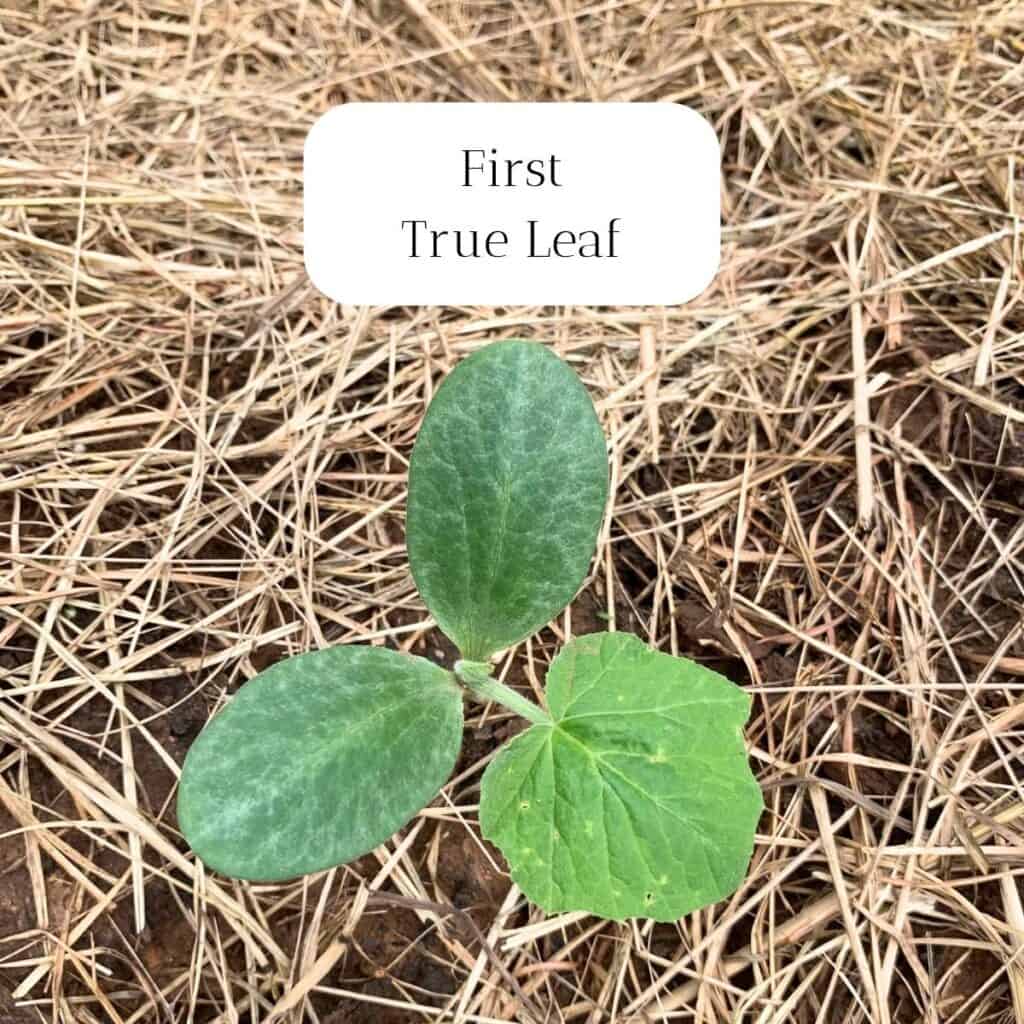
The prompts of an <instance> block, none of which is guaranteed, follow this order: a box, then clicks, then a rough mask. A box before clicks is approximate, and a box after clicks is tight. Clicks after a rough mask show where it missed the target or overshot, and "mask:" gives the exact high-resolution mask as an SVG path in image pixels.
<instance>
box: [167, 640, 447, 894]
mask: <svg viewBox="0 0 1024 1024" xmlns="http://www.w3.org/2000/svg"><path fill="white" fill-rule="evenodd" d="M461 743H462V694H461V691H460V690H459V688H458V685H457V684H456V682H455V680H454V678H453V677H452V675H451V674H450V673H448V672H446V671H445V670H444V669H441V668H438V667H437V666H436V665H434V664H432V663H431V662H429V661H426V660H425V659H423V658H415V657H412V656H410V655H406V654H398V653H396V652H395V651H389V650H386V649H384V648H380V647H365V646H350V647H332V648H328V649H327V650H323V651H315V652H313V653H310V654H303V655H299V656H298V657H295V658H288V659H286V660H285V661H281V662H279V663H278V664H276V665H274V666H272V667H271V668H269V669H267V670H266V671H265V672H261V673H260V674H259V675H258V676H256V677H255V678H254V679H252V680H250V681H249V682H248V683H246V684H245V685H244V686H243V687H242V688H241V689H240V690H239V691H238V693H237V694H236V695H235V696H234V697H233V698H232V699H231V700H230V702H229V703H228V705H227V707H225V708H224V710H223V711H221V712H220V713H219V714H218V715H217V716H216V717H215V718H214V719H213V720H212V721H211V722H210V724H209V725H208V726H207V727H206V728H205V729H204V730H203V732H202V733H201V734H200V735H199V737H198V739H197V740H196V741H195V743H194V744H193V745H192V748H191V749H190V750H189V752H188V756H187V757H186V758H185V765H184V768H183V769H182V775H181V783H180V787H179V790H178V821H179V823H180V825H181V829H182V831H183V832H184V834H185V838H186V839H187V840H188V842H189V845H190V846H191V847H192V849H193V850H195V852H196V853H197V854H198V855H199V856H200V857H201V858H202V860H203V861H204V862H205V863H206V864H208V865H209V866H210V867H212V868H215V869H216V870H217V871H221V872H223V873H224V874H226V875H231V876H232V877H234V878H245V879H252V880H259V881H278V880H281V879H285V878H292V877H295V876H296V875H302V874H305V873H307V872H310V871H320V870H322V869H324V868H329V867H334V866H335V865H337V864H342V863H344V862H346V861H350V860H353V859H354V858H356V857H359V856H362V855H363V854H364V853H367V852H369V851H370V850H372V849H373V848H374V847H376V846H378V845H379V844H380V843H382V842H383V841H384V840H385V839H387V838H388V837H389V836H391V835H393V834H394V833H395V832H396V831H397V830H398V829H400V828H401V827H402V826H403V825H404V824H406V822H408V821H409V819H410V818H411V817H412V816H413V815H414V814H415V813H416V812H417V811H418V810H420V808H422V807H423V806H425V805H426V804H427V803H429V801H430V800H431V799H433V797H434V796H436V795H437V793H438V791H439V790H440V788H441V786H442V785H444V782H445V780H446V779H447V778H448V776H449V775H450V774H451V770H452V768H453V767H454V765H455V759H456V757H457V756H458V752H459V747H460V745H461Z"/></svg>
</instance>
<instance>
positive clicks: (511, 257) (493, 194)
mask: <svg viewBox="0 0 1024 1024" xmlns="http://www.w3.org/2000/svg"><path fill="white" fill-rule="evenodd" d="M304 159H305V167H304V218H305V220H304V246H305V260H306V270H307V272H308V273H309V276H310V278H311V280H312V281H313V284H314V285H316V287H317V288H318V289H319V290H320V291H322V292H323V293H324V294H326V295H328V296H329V297H330V298H332V299H335V300H336V301H338V302H344V303H348V304H352V305H462V304H466V305H488V306H497V305H502V306H503V305H512V304H515V305H523V304H543V305H564V304H573V305H599V306H632V305H675V304H678V303H682V302H686V301H687V300H688V299H691V298H693V297H694V296H695V295H698V294H699V293H700V292H701V291H703V290H704V288H705V287H707V285H708V284H709V283H710V282H711V280H712V278H713V277H714V275H715V272H716V270H717V269H718V261H719V246H720V229H719V216H720V206H719V204H720V197H719V173H720V172H719V150H718V140H717V138H716V136H715V133H714V130H713V129H712V127H711V126H710V124H708V122H707V121H705V120H704V118H703V117H701V116H700V115H699V114H697V113H696V112H695V111H693V110H691V109H689V108H688V107H683V106H680V105H678V104H674V103H351V104H346V105H345V106H340V107H334V108H333V109H331V110H329V111H328V112H327V113H326V114H324V115H323V116H322V117H320V119H319V120H318V121H317V122H316V124H314V125H313V127H312V129H311V130H310V133H309V135H308V137H307V139H306V147H305V158H304Z"/></svg>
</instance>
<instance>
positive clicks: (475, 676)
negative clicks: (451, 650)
mask: <svg viewBox="0 0 1024 1024" xmlns="http://www.w3.org/2000/svg"><path fill="white" fill-rule="evenodd" d="M455 675H456V677H457V678H458V680H459V682H460V683H462V684H463V686H465V687H466V689H468V690H469V691H470V693H472V694H473V696H474V697H476V698H477V699H478V700H481V701H484V702H489V701H494V703H495V704H500V705H501V706H502V707H504V708H508V709H509V711H514V712H515V713H516V714H517V715H522V717H523V718H525V719H526V720H527V721H530V722H533V723H534V724H536V725H551V717H550V715H548V713H547V712H546V711H545V710H544V709H543V708H541V707H539V706H538V705H536V704H534V703H533V701H532V700H527V699H526V698H525V697H521V696H520V695H519V694H518V693H516V691H515V690H513V689H512V687H510V686H506V685H505V684H504V683H499V682H498V680H497V679H495V678H494V677H493V676H492V675H490V665H488V664H486V663H485V662H482V661H457V662H456V663H455Z"/></svg>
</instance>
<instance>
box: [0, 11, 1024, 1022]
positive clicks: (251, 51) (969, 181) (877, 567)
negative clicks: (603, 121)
mask: <svg viewBox="0 0 1024 1024" xmlns="http://www.w3.org/2000/svg"><path fill="white" fill-rule="evenodd" d="M1022 55H1024V6H1022V5H1021V4H1020V3H1016V2H1013V0H1009V2H993V3H987V4H980V5H974V4H965V3H958V2H951V0H941V2H924V0H921V2H903V3H894V4H890V3H885V4H882V3H879V4H876V5H869V4H866V3H863V4H862V3H848V4H846V3H842V2H825V0H822V2H816V0H810V2H802V3H786V2H779V0H764V2H760V3H737V2H734V0H730V2H727V3H722V4H712V3H710V2H707V3H697V4H689V3H683V2H673V0H668V2H663V0H643V2H629V0H594V2H587V0H551V2H550V3H542V2H540V0H513V2H510V3H506V2H504V0H500V2H499V0H479V2H474V3H458V2H454V0H450V2H449V0H432V2H429V3H428V2H427V0H403V2H399V0H380V2H376V3H353V2H351V0H347V2H335V0H286V2H281V3H269V4H263V3H256V2H254V0H246V2H241V3H219V2H207V3H200V2H196V3H194V4H186V3H183V2H176V0H110V2H106V3H96V2H87V3H86V2H75V0H31V2H30V0H13V2H11V0H7V2H6V3H4V4H3V6H2V9H0V135H2V140H3V145H2V149H0V295H2V303H0V332H2V334H0V353H2V355H0V395H2V405H0V467H2V468H0V474H2V484H0V549H2V554H0V648H2V654H0V688H2V698H0V1019H2V1020H3V1021H4V1022H5V1024H6V1022H11V1024H14V1022H19V1024H20V1022H25V1021H64V1022H70V1021H76V1022H79V1021H81V1022H94V1021H104V1022H105V1021H114V1022H127V1024H141V1022H165V1021H166V1022H171V1021H174V1022H185V1021H193V1020H194V1021H214V1020H215V1021H218V1022H222V1024H233V1022H243V1024H255V1022H257V1021H260V1022H270V1021H272V1020H274V1021H287V1022H297V1021H320V1022H323V1024H351V1022H383V1024H389V1022H394V1021H420V1020H422V1021H429V1020H437V1021H456V1020H457V1021H508V1020H520V1021H537V1020H546V1021H552V1022H554V1021H579V1022H581V1024H583V1022H588V1024H598V1022H603V1021H609V1022H611V1021H616V1022H627V1021H632V1022H641V1021H661V1020H693V1021H701V1022H710V1021H727V1020H728V1021H731V1020H750V1021H759V1022H768V1021H800V1022H804V1021H806V1022H808V1024H810V1022H818V1021H820V1022H832V1021H843V1022H851V1024H853V1022H857V1021H879V1022H888V1021H893V1022H901V1024H902V1022H915V1021H921V1022H939V1021H942V1022H957V1024H973V1022H977V1024H980V1022H989V1021H991V1022H1003V1024H1005V1022H1008V1021H1011V1020H1013V1019H1014V1015H1016V1019H1024V910H1022V899H1021V888H1020V884H1021V883H1020V877H1021V873H1022V869H1024V857H1022V854H1024V834H1022V822H1024V791H1022V788H1021V784H1020V780H1021V777H1022V776H1024V762H1022V759H1021V756H1020V755H1021V747H1022V720H1024V703H1022V701H1021V690H1022V687H1024V641H1022V635H1021V632H1022V625H1021V620H1022V615H1021V612H1022V580H1024V564H1022V546H1024V518H1022V514H1021V506H1022V504H1024V501H1022V498H1024V469H1022V454H1024V390H1022V371H1024V345H1022V340H1024V303H1022V295H1024V284H1022V279H1021V272H1020V271H1021V257H1020V244H1019V240H1018V238H1017V233H1016V232H1017V228H1018V220H1017V217H1018V206H1019V204H1020V203H1021V201H1022V194H1021V186H1020V180H1021V170H1022V168H1021V156H1022V148H1021V138H1022V130H1024V99H1022V97H1024V71H1022V68H1021V59H1022ZM382 99H399V100H441V99H443V100H493V99H560V100H632V101H642V100H663V101H676V102H683V103H689V104H692V105H694V106H695V107H697V108H698V109H699V110H701V111H702V112H703V113H704V114H705V115H706V116H707V117H708V118H710V119H711V120H712V121H713V123H714V125H715V127H716V128H717V130H718V132H719V135H720V137H721V139H722V144H723V170H724V183H725V184H724V199H723V203H724V219H725V231H724V246H723V259H722V267H721V272H720V273H719V275H718V278H717V280H716V281H715V283H714V284H713V286H712V287H710V288H709V289H708V291H707V292H706V293H705V294H704V295H702V296H701V297H700V298H698V299H697V300H695V301H693V302H692V303H690V304H688V305H687V306H685V307H680V308H672V309H651V310H639V309H626V310H616V309H603V310H599V309H580V308H567V309H554V308H544V309H524V308H514V309H512V308H509V309H450V308H446V309H440V308H421V309H404V308H374V309H344V308H339V307H338V306H336V305H335V304H334V303H331V302H329V301H327V300H326V299H324V298H323V297H322V296H320V295H318V294H317V293H316V292H315V291H314V290H313V289H312V287H311V286H310V284H309V282H308V280H307V278H306V276H305V274H304V271H303V266H302V253H301V178H300V174H301V152H302V142H303V137H304V134H305V132H306V131H307V129H308V128H309V126H310V124H311V123H312V122H313V120H314V119H315V118H316V117H317V115H318V114H320V113H321V112H322V111H324V110H325V109H326V108H327V107H328V106H330V105H332V104H335V103H339V102H343V101H351V100H382ZM608 145H609V146H614V145H615V140H614V139H611V138H610V139H609V140H608ZM353 158H354V159H359V154H353ZM409 160H410V162H412V163H414V162H415V161H416V160H417V154H416V153H415V152H410V153H409ZM523 335H526V336H530V337H534V338H538V339H541V340H543V341H545V342H546V343H548V344H550V345H552V346H553V347H554V348H555V349H556V350H557V351H558V352H560V353H561V354H562V355H563V356H564V357H566V358H567V359H569V360H570V361H571V362H572V364H573V365H574V366H575V367H576V369H577V370H578V371H579V373H580V374H581V375H582V377H583V378H584V380H585V381H586V383H587V385H588V386H589V387H590V389H591V391H592V393H593V395H594V397H595V399H596V400H597V401H598V403H599V408H600V411H601V415H602V419H603V422H604V425H605V427H606V429H607V432H608V436H609V437H610V439H611V440H610V445H611V452H612V455H613V462H614V503H613V507H612V509H611V514H610V518H609V521H608V526H607V530H606V532H605V534H604V535H603V537H602V541H601V544H600V550H599V553H598V557H597V559H596V562H595V564H594V571H593V574H592V577H591V579H590V580H589V582H588V584H587V586H586V587H585V589H584V591H583V592H582V594H581V595H580V597H579V598H578V600H577V601H576V602H575V603H574V605H573V607H572V609H571V610H570V611H569V612H567V613H566V614H565V615H564V616H563V617H561V618H560V619H559V620H558V621H557V622H556V623H554V624H552V626H551V627H550V628H549V629H547V630H545V631H544V632H543V633H541V634H540V635H539V636H538V637H536V638H534V639H533V640H532V641H531V642H529V643H525V644H523V645H521V647H520V648H519V649H518V650H516V651H514V652H512V653H511V654H510V655H509V656H508V658H507V659H506V660H505V661H504V662H503V665H502V669H503V671H505V672H506V673H507V678H508V679H510V680H511V681H512V682H514V683H516V684H518V685H522V686H524V687H525V688H527V690H530V689H533V690H536V689H537V687H538V686H539V684H540V681H541V680H542V679H543V671H544V666H545V663H546V662H547V660H548V659H549V657H550V654H551V651H552V649H553V647H554V645H555V644H556V643H557V642H560V641H561V640H563V639H564V638H565V636H566V635H567V634H569V633H570V632H576V633H579V632H583V631H590V630H593V629H597V628H605V627H606V626H609V625H610V626H618V627H620V628H627V629H631V630H634V631H636V632H638V633H640V634H641V635H643V636H645V637H646V638H648V639H649V640H650V642H651V643H653V644H656V645H657V646H659V647H661V648H662V649H664V650H670V651H674V652H678V653H683V654H688V655H691V656H694V657H697V658H700V659H702V660H705V661H706V662H707V663H709V664H711V665H713V666H715V667H717V668H719V669H721V670H723V671H727V672H728V673H730V674H731V675H732V676H733V677H734V678H736V679H738V680H739V681H741V682H742V683H744V685H747V686H749V688H750V690H751V692H752V693H753V695H754V714H753V716H752V719H751V723H750V726H749V731H748V736H749V742H750V745H751V749H752V756H753V759H754V762H755V764H756V767H757V770H758V772H759V775H760V777H761V779H762V781H763V784H764V788H765V793H766V800H767V805H768V807H767V810H766V813H765V815H764V817H763V820H762V822H761V825H760V828H759V832H758V839H757V847H756V853H755V856H754V861H753V864H752V866H751V870H750V875H749V878H748V879H747V881H746V883H745V884H744V886H743V887H742V888H741V889H740V891H739V892H738V893H737V894H736V895H735V897H733V898H732V899H730V900H728V901H725V902H723V903H722V904H720V905H718V906H715V907H713V908H710V909H708V910H707V911H704V912H701V913H697V914H694V915H691V916H690V917H688V918H686V919H685V920H683V921H680V922H678V923H677V924H675V925H658V926H652V924H651V923H649V922H644V921H635V922H631V923H628V924H615V923H609V922H605V921H601V920H597V919H594V918H590V917H586V916H582V915H566V916H561V917H554V918H551V919H546V918H545V916H544V915H543V914H542V913H540V912H539V911H537V910H536V909H535V908H532V907H531V906H529V905H528V904H526V903H525V901H524V900H523V899H522V898H521V896H520V894H519V893H518V892H517V891H516V890H515V889H514V888H510V887H509V883H508V879H507V876H506V875H505V874H504V865H503V863H502V861H501V859H500V857H499V856H498V855H497V854H496V853H495V852H494V851H493V850H490V849H487V848H486V847H485V846H483V845H482V844H481V842H480V839H479V835H478V831H477V827H476V799H477V786H478V782H479V778H480V772H481V770H482V768H483V766H484V765H485V763H486V761H487V759H488V757H489V756H490V754H491V752H492V751H493V750H494V749H495V747H496V745H497V744H498V743H499V742H500V741H501V739H502V738H503V737H504V736H505V735H507V734H508V732H509V730H510V728H513V727H514V726H513V725H512V723H511V721H510V719H508V717H507V716H503V715H500V714H497V713H495V712H494V710H493V709H492V710H490V711H484V710H482V709H480V708H476V709H474V710H473V712H472V714H471V716H470V720H469V723H468V727H467V732H466V749H465V753H464V756H463V758H462V760H461V761H460V764H459V766H458V769H457V772H456V775H455V777H454V778H453V780H452V781H451V783H450V784H449V785H448V786H447V787H446V789H445V790H444V792H443V793H442V794H441V796H440V797H439V798H438V800H437V801H435V803H434V805H433V806H432V807H431V808H429V809H428V810H426V811H425V812H424V813H423V814H422V815H421V816H420V817H419V818H417V819H416V820H415V822H414V823H412V824H411V825H410V827H409V828H407V829H406V830H405V831H404V832H403V833H402V834H401V835H400V836H398V837H396V838H395V840H393V841H392V842H391V843H389V844H387V845H386V846H385V847H382V848H381V849H380V850H378V851H377V852H376V853H375V854H373V855H371V856H368V857H366V858H364V859H362V860H361V861H359V862H358V863H357V864H355V865H350V866H348V867H343V868H339V869H338V870H336V871H332V872H328V873H326V874H323V875H320V876H317V877H314V878H309V879H305V880H300V881H297V882H294V883H292V884H288V885H276V886H267V885H242V884H235V883H233V882H231V881H229V880H226V879H223V878H220V877H216V876H211V875H205V874H204V873H203V871H202V870H201V868H200V867H199V866H198V865H197V864H196V863H195V861H194V860H193V858H192V857H191V856H190V855H189V853H188V851H187V848H186V847H185V845H184V844H183V842H182V840H181V837H180V835H179V834H178V832H177V830H176V827H175V824H176V822H175V815H174V785H175V780H176V777H177V773H178V770H179V766H180V764H181V760H182V758H183V756H184V753H185V751H186V750H187V748H188V745H189V743H190V742H191V740H192V739H193V738H194V736H195V735H196V733H197V732H198V730H199V729H200V728H201V727H202V725H203V723H204V722H205V721H206V719H207V718H208V716H209V715H210V714H211V713H212V712H214V711H215V710H216V708H217V707H218V706H219V705H220V704H221V702H222V701H223V700H224V698H225V697H226V696H227V695H228V694H230V693H231V692H233V691H234V689H235V688H237V686H238V685H239V684H241V683H242V682H243V681H244V680H245V679H247V678H248V677H250V676H252V675H253V674H254V673H255V672H256V671H258V670H259V669H260V668H261V667H263V666H265V665H267V664H269V663H271V662H273V661H274V660H275V659H278V658H280V657H282V656H284V655H286V654H288V653H291V652H297V651H300V650H304V649H307V648H310V647H316V646H319V645H323V644H328V643H338V642H352V641H360V642H370V643H386V644H389V645H391V646H394V647H398V648H402V649H406V650H416V651H424V652H428V653H429V652H432V651H434V650H435V649H440V650H441V652H442V654H443V655H445V656H450V653H451V652H450V650H449V649H448V648H447V647H445V646H444V642H443V641H442V639H441V638H440V637H439V636H438V634H437V633H436V631H434V630H433V628H432V623H431V622H430V620H429V619H428V618H427V616H426V613H425V611H424V609H423V606H422V604H421V602H420V600H419V598H418V596H417V595H416V593H415V591H414V589H413V587H412V584H411V581H410V578H409V574H408V570H407V565H406V560H405V551H404V547H403V508H404V498H405V468H406V459H407V457H408V453H409V450H410V445H411V442H412V440H413V438H414V436H415V433H416V429H417V425H418V423H419V421H420V418H421V416H422V413H423V409H424V405H425V403H426V402H427V400H428V399H429V398H430V395H431V392H432V390H433V389H434V388H435V387H436V386H437V383H438V381H439V380H440V379H441V378H442V376H443V375H444V373H445V372H446V371H447V370H448V369H449V368H450V367H451V366H452V365H453V364H454V363H455V362H456V361H457V360H458V359H459V358H460V357H461V356H463V355H465V354H466V353H468V352H470V351H472V350H473V349H475V348H476V347H477V346H479V345H481V344H484V343H485V342H487V341H490V340H493V339H496V338H501V337H506V336H523Z"/></svg>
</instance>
